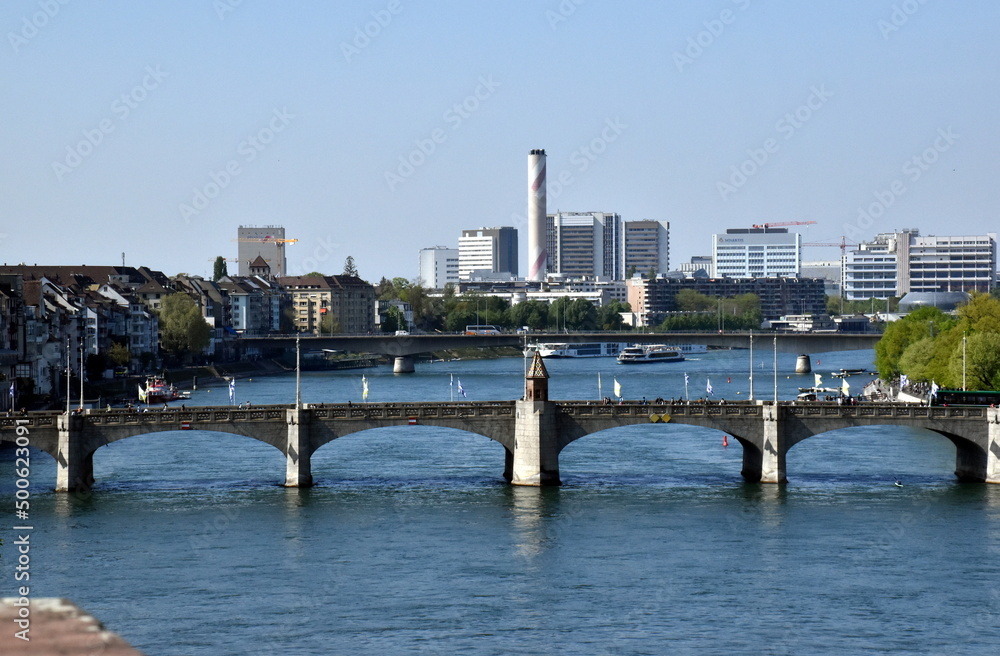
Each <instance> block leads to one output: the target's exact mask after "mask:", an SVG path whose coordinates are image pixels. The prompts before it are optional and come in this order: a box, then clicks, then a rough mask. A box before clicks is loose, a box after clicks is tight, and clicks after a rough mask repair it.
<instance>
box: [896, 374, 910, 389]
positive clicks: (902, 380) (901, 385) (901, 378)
mask: <svg viewBox="0 0 1000 656" xmlns="http://www.w3.org/2000/svg"><path fill="white" fill-rule="evenodd" d="M909 384H910V379H909V378H907V377H906V374H899V388H900V389H902V388H904V387H906V386H907V385H909Z"/></svg>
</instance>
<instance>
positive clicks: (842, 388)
mask: <svg viewBox="0 0 1000 656" xmlns="http://www.w3.org/2000/svg"><path fill="white" fill-rule="evenodd" d="M840 391H841V392H842V393H843V394H844V396H850V394H851V386H850V384H849V383H848V382H847V379H846V378H845V379H844V384H843V385H841V386H840Z"/></svg>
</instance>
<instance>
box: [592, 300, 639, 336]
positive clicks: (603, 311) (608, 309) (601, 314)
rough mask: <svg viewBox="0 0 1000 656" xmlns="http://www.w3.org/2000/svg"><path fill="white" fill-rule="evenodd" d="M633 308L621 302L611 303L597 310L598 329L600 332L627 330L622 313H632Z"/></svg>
mask: <svg viewBox="0 0 1000 656" xmlns="http://www.w3.org/2000/svg"><path fill="white" fill-rule="evenodd" d="M631 311H632V306H631V305H629V304H628V303H622V302H621V301H610V302H608V303H605V304H604V305H602V306H601V307H600V308H598V310H597V328H598V329H599V330H625V322H624V321H623V320H622V316H621V313H622V312H631Z"/></svg>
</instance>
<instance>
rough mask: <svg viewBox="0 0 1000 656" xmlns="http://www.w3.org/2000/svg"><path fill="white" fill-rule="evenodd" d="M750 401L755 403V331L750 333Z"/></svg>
mask: <svg viewBox="0 0 1000 656" xmlns="http://www.w3.org/2000/svg"><path fill="white" fill-rule="evenodd" d="M750 400H751V401H753V331H752V330H751V331H750Z"/></svg>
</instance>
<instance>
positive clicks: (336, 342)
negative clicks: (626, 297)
mask: <svg viewBox="0 0 1000 656" xmlns="http://www.w3.org/2000/svg"><path fill="white" fill-rule="evenodd" d="M752 336H753V342H754V346H755V347H756V348H761V349H772V348H773V347H774V340H775V339H776V340H777V348H778V350H779V351H780V352H782V353H805V354H811V353H828V352H831V351H856V350H863V349H872V348H875V344H876V343H877V342H878V340H879V339H880V338H881V335H878V334H852V333H752ZM295 339H296V338H295V335H278V336H270V337H241V338H240V340H239V343H240V344H243V345H248V346H255V347H265V348H266V347H268V346H270V347H283V348H286V349H293V348H295ZM750 339H751V333H739V332H732V333H705V332H669V333H639V332H589V333H583V332H577V333H530V334H526V335H515V334H502V335H461V334H433V335H398V336H397V335H333V336H309V337H305V336H303V337H301V345H302V347H303V348H305V349H309V350H318V349H332V350H338V351H349V352H352V353H375V354H379V355H387V356H392V357H395V358H396V365H395V367H394V370H395V371H396V372H397V373H406V372H412V371H413V356H414V355H417V354H419V353H433V352H436V351H445V350H450V349H457V348H489V347H499V346H508V347H515V348H519V347H522V346H524V345H525V344H534V343H535V342H542V343H546V342H558V343H571V344H581V343H586V342H626V343H632V344H664V343H665V344H705V345H706V346H716V347H720V348H749V347H750Z"/></svg>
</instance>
